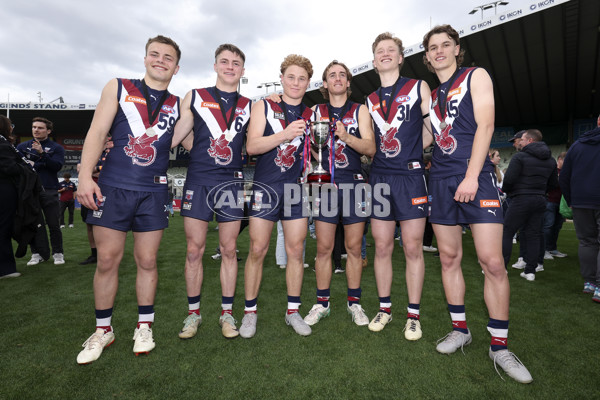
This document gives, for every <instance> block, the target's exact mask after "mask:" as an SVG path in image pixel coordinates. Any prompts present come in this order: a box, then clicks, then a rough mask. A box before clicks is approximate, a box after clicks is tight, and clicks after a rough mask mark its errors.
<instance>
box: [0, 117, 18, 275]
mask: <svg viewBox="0 0 600 400" xmlns="http://www.w3.org/2000/svg"><path fill="white" fill-rule="evenodd" d="M12 131H13V125H12V123H11V121H10V119H8V118H6V117H5V116H4V115H0V192H1V193H2V196H0V279H4V278H17V277H19V276H21V274H20V273H18V272H17V264H16V263H15V256H14V254H13V248H12V241H11V236H12V228H13V220H14V218H15V213H16V212H17V202H18V192H17V186H18V182H19V173H20V170H19V167H18V165H17V164H18V163H19V160H20V157H19V154H18V153H17V152H16V151H15V148H14V147H13V145H12V143H11V141H12V140H11V139H12Z"/></svg>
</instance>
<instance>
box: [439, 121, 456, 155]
mask: <svg viewBox="0 0 600 400" xmlns="http://www.w3.org/2000/svg"><path fill="white" fill-rule="evenodd" d="M451 130H452V125H448V126H446V127H445V128H444V129H442V132H441V133H436V134H435V142H436V143H437V145H438V147H439V148H440V150H442V152H444V154H452V153H454V151H455V150H456V138H455V137H454V136H452V135H451V134H450V131H451Z"/></svg>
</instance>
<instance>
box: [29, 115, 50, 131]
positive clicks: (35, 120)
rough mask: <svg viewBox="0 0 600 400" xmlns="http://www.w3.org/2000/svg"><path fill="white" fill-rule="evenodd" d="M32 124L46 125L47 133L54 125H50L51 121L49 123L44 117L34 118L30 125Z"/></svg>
mask: <svg viewBox="0 0 600 400" xmlns="http://www.w3.org/2000/svg"><path fill="white" fill-rule="evenodd" d="M34 122H42V123H44V124H46V129H48V130H49V131H51V130H52V129H54V124H53V123H52V121H50V120H49V119H47V118H44V117H35V118H34V119H32V120H31V123H32V124H33V123H34Z"/></svg>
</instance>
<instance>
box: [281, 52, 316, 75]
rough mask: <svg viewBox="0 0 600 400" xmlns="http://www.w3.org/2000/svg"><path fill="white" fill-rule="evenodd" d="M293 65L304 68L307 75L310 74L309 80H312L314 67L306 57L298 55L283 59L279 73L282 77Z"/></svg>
mask: <svg viewBox="0 0 600 400" xmlns="http://www.w3.org/2000/svg"><path fill="white" fill-rule="evenodd" d="M292 65H296V66H298V67H300V68H304V70H305V71H306V73H307V74H308V79H310V78H312V75H313V66H312V64H311V63H310V60H309V59H308V58H306V57H304V56H301V55H298V54H290V55H289V56H287V57H286V58H284V59H283V62H282V63H281V67H280V68H279V71H280V72H281V75H283V74H285V70H286V69H288V68H289V67H291V66H292Z"/></svg>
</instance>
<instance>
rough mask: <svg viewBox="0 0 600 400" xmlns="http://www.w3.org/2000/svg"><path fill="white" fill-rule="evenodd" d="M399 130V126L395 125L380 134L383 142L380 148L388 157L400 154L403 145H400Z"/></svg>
mask: <svg viewBox="0 0 600 400" xmlns="http://www.w3.org/2000/svg"><path fill="white" fill-rule="evenodd" d="M397 132H398V128H395V127H394V128H392V129H390V130H388V131H387V132H386V133H384V134H382V135H381V136H380V138H381V144H380V145H379V150H381V152H382V153H383V154H385V157H386V158H392V157H396V156H397V155H398V154H400V150H401V149H402V146H401V145H400V141H399V140H398V139H396V133H397Z"/></svg>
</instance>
